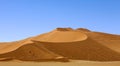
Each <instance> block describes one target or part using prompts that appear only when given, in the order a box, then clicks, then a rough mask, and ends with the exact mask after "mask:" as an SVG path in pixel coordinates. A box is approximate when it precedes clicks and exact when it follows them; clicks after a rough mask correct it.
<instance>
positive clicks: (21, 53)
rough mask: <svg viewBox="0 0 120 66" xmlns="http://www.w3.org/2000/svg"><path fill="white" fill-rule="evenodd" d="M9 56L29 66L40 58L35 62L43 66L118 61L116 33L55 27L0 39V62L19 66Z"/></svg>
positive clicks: (119, 50)
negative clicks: (5, 40) (27, 34)
mask: <svg viewBox="0 0 120 66" xmlns="http://www.w3.org/2000/svg"><path fill="white" fill-rule="evenodd" d="M13 60H19V61H21V62H22V63H23V64H25V65H27V64H30V65H31V66H33V65H32V64H34V63H36V62H40V63H36V65H42V64H43V65H44V66H50V65H51V66H55V65H56V64H61V62H67V63H62V64H61V65H64V66H67V65H70V66H75V65H78V64H80V65H83V66H99V65H98V64H100V66H107V65H108V66H113V65H120V35H114V34H108V33H103V32H95V31H91V30H88V29H85V28H78V29H72V28H56V29H55V30H53V31H50V32H48V33H44V34H41V35H38V36H34V37H30V38H27V39H23V40H20V41H15V42H1V43H0V61H1V62H0V65H2V66H5V65H6V63H8V64H9V63H11V66H14V63H15V64H18V65H17V66H19V64H20V63H19V62H13ZM71 60H72V61H71ZM25 61H27V62H25ZM28 61H29V62H28ZM54 62H55V64H53V63H54ZM46 63H47V64H48V65H46ZM12 64H13V65H12ZM20 65H21V64H20ZM30 65H29V66H30Z"/></svg>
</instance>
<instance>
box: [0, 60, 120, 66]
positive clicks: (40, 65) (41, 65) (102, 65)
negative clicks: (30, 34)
mask: <svg viewBox="0 0 120 66" xmlns="http://www.w3.org/2000/svg"><path fill="white" fill-rule="evenodd" d="M0 66H120V62H119V61H118V62H91V61H80V60H72V61H71V62H23V61H10V62H8V61H5V62H0Z"/></svg>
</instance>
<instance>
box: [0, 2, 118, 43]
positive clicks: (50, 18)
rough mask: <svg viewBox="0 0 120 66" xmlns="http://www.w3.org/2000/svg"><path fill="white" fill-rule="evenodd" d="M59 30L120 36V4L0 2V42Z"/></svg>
mask: <svg viewBox="0 0 120 66" xmlns="http://www.w3.org/2000/svg"><path fill="white" fill-rule="evenodd" d="M57 27H72V28H74V29H75V28H78V27H83V28H88V29H90V30H94V31H100V32H107V33H113V34H120V30H119V29H120V0H0V41H2V42H4V41H14V40H20V39H23V38H27V37H31V36H35V35H38V34H41V33H45V32H49V31H51V30H53V29H55V28H57Z"/></svg>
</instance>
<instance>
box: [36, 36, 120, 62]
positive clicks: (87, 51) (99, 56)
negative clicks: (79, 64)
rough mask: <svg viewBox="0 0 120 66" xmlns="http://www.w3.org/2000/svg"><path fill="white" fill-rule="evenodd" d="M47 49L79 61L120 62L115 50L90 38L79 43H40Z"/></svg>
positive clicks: (119, 55) (119, 56)
mask: <svg viewBox="0 0 120 66" xmlns="http://www.w3.org/2000/svg"><path fill="white" fill-rule="evenodd" d="M35 42H36V43H40V44H43V45H44V46H45V47H46V48H47V49H49V50H50V51H53V52H54V53H57V54H59V55H62V56H65V57H68V58H70V59H77V60H91V61H120V54H119V53H117V52H115V51H114V50H112V49H110V48H108V47H106V46H104V45H102V44H100V43H98V42H96V41H94V40H92V39H90V38H88V39H87V40H84V41H77V42H64V43H59V42H58V43H57V42H40V41H35Z"/></svg>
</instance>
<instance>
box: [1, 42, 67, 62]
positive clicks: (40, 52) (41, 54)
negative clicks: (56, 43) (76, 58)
mask: <svg viewBox="0 0 120 66" xmlns="http://www.w3.org/2000/svg"><path fill="white" fill-rule="evenodd" d="M0 58H6V59H11V60H12V59H16V60H23V61H47V60H59V59H60V60H62V59H65V57H63V56H61V55H58V54H56V53H53V52H51V51H49V50H47V49H46V48H44V46H42V45H41V44H39V45H38V44H34V43H30V44H26V45H21V46H19V47H18V48H17V49H14V50H13V51H11V52H7V53H3V54H0ZM3 60H5V59H3ZM66 61H67V60H66Z"/></svg>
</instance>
